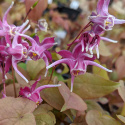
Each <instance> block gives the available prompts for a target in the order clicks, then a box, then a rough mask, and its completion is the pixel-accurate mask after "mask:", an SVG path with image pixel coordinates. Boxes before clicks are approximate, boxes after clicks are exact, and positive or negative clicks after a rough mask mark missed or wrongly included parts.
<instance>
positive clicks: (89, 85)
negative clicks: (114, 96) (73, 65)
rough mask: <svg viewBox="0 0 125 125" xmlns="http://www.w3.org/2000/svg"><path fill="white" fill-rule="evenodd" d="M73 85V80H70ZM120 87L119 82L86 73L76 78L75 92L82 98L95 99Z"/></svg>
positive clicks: (69, 82)
mask: <svg viewBox="0 0 125 125" xmlns="http://www.w3.org/2000/svg"><path fill="white" fill-rule="evenodd" d="M68 85H69V86H70V85H71V80H68ZM118 87H119V83H116V82H113V81H110V80H106V79H104V78H102V77H100V76H98V75H95V74H91V73H85V74H84V75H79V76H77V77H76V78H75V80H74V86H73V92H74V93H76V94H78V95H79V96H80V97H81V98H82V99H93V98H98V97H102V96H105V95H107V94H109V93H111V92H113V91H114V90H116V89H117V88H118Z"/></svg>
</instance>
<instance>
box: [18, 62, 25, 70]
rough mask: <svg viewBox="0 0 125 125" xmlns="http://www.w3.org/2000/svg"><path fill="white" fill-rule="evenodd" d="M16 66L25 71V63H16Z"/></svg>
mask: <svg viewBox="0 0 125 125" xmlns="http://www.w3.org/2000/svg"><path fill="white" fill-rule="evenodd" d="M18 66H19V67H21V68H23V69H24V70H26V63H18Z"/></svg>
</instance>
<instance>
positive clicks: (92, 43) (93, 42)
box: [75, 30, 117, 58]
mask: <svg viewBox="0 0 125 125" xmlns="http://www.w3.org/2000/svg"><path fill="white" fill-rule="evenodd" d="M100 40H104V41H108V42H113V43H117V41H115V40H111V39H108V38H106V37H100V36H99V35H97V34H95V33H94V32H93V31H92V30H91V31H87V32H84V33H82V34H81V36H80V38H79V39H77V40H76V41H75V43H77V42H78V43H80V44H81V46H82V52H83V51H85V52H88V51H89V52H90V53H91V54H92V55H93V50H96V53H97V58H99V49H98V46H99V44H100Z"/></svg>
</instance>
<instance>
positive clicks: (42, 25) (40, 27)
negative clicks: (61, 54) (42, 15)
mask: <svg viewBox="0 0 125 125" xmlns="http://www.w3.org/2000/svg"><path fill="white" fill-rule="evenodd" d="M37 26H38V28H36V29H35V33H37V31H45V32H47V28H48V23H47V22H46V20H45V19H40V20H38V24H37Z"/></svg>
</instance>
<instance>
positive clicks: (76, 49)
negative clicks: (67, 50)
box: [72, 43, 82, 58]
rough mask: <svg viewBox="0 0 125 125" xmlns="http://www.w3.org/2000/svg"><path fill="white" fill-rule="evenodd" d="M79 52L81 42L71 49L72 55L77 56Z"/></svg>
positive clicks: (80, 50)
mask: <svg viewBox="0 0 125 125" xmlns="http://www.w3.org/2000/svg"><path fill="white" fill-rule="evenodd" d="M81 52H82V46H81V43H79V44H77V45H76V46H75V47H74V49H73V51H72V53H73V57H75V58H77V57H78V55H79V54H80V53H81Z"/></svg>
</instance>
